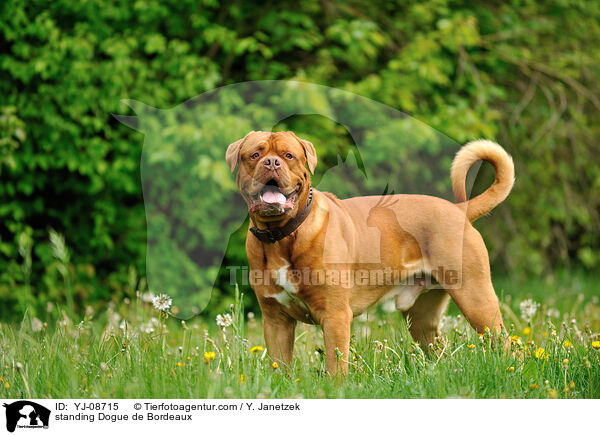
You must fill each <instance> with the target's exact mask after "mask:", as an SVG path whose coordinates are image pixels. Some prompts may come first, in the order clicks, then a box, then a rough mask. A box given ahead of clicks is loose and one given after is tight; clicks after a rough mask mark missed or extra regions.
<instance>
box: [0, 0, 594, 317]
mask: <svg viewBox="0 0 600 435" xmlns="http://www.w3.org/2000/svg"><path fill="white" fill-rule="evenodd" d="M290 6H293V8H292V7H290V8H284V7H282V5H281V4H278V5H277V7H275V6H274V5H273V6H272V7H269V6H265V5H264V4H263V3H260V2H255V1H246V2H218V1H217V0H213V1H202V2H198V1H196V0H177V1H173V0H169V1H157V0H148V1H137V2H122V1H114V0H113V1H110V0H92V1H81V2H70V1H65V0H58V1H54V2H47V1H42V0H8V1H5V2H3V3H2V5H0V22H1V24H2V26H1V28H0V47H1V48H0V77H1V79H0V93H1V95H2V100H1V101H0V135H1V137H0V177H1V181H2V182H1V184H0V299H1V300H2V301H3V303H2V304H1V305H0V316H2V317H7V316H12V315H14V314H15V313H18V312H22V311H23V310H24V309H25V307H28V306H29V307H30V309H33V310H35V309H37V310H39V309H42V308H43V307H44V306H45V304H46V303H47V302H50V301H53V302H60V303H65V304H68V298H67V295H68V294H72V296H73V306H74V307H75V308H76V309H78V308H81V307H82V306H83V304H85V303H88V302H89V301H105V300H108V299H117V298H121V297H125V296H127V295H128V293H127V292H128V291H133V290H130V289H132V288H133V289H136V288H140V289H142V288H143V287H144V284H143V279H142V278H138V275H141V276H143V275H144V270H145V252H146V220H145V215H144V207H143V201H142V190H141V183H140V158H141V149H142V143H143V140H144V138H143V135H142V134H140V133H137V132H135V131H134V130H131V129H129V128H127V127H126V126H124V125H121V124H119V123H118V121H116V120H115V119H114V118H112V117H111V114H112V113H127V110H128V109H127V108H126V107H125V106H124V105H122V104H120V103H119V101H120V100H121V99H134V100H139V101H143V102H144V103H146V104H148V105H151V106H155V107H160V108H168V107H172V106H175V105H177V104H179V103H181V102H183V101H185V100H187V99H188V98H191V97H193V96H195V95H198V94H200V93H202V92H205V91H207V90H210V89H214V88H215V87H218V86H222V85H225V84H230V83H236V82H240V81H245V80H264V79H290V78H296V79H300V80H306V81H312V82H316V83H321V84H326V85H329V86H334V87H338V88H341V89H345V90H349V91H352V92H356V93H358V94H360V95H363V96H366V97H369V98H373V99H375V100H378V101H381V102H383V103H385V104H388V105H390V106H392V107H396V108H398V109H400V110H403V111H406V112H408V113H410V114H411V115H413V116H414V117H416V118H418V119H420V120H422V121H424V122H425V123H427V124H429V125H431V126H432V127H434V128H436V129H438V130H440V131H441V132H443V133H445V134H446V135H448V136H450V137H451V138H452V139H454V140H456V141H458V142H461V143H462V142H465V141H467V140H470V139H474V138H479V137H484V138H488V139H495V140H497V141H499V142H500V143H501V144H502V145H504V146H505V147H506V148H507V149H508V150H509V152H511V153H512V154H513V156H514V158H515V163H516V173H517V183H516V185H515V189H514V191H513V193H512V194H511V196H510V197H509V199H508V201H507V202H506V203H505V204H503V205H501V206H500V207H498V208H497V209H496V211H495V212H494V213H493V214H492V216H490V217H488V218H486V219H482V220H481V222H480V223H478V224H477V226H478V228H479V229H480V230H481V231H482V232H483V234H484V238H485V239H486V242H487V243H488V247H489V248H490V252H491V257H492V261H493V263H494V264H493V267H495V268H498V269H504V270H507V271H511V272H519V271H520V272H523V273H532V272H533V273H542V272H546V271H549V270H552V269H553V268H554V267H556V266H565V265H583V266H585V267H588V268H593V267H596V266H597V265H598V264H599V262H600V255H599V254H598V252H599V248H600V246H599V245H600V242H599V240H600V237H599V235H600V214H599V212H598V210H600V165H599V164H598V163H599V158H600V157H598V156H599V155H600V153H599V151H600V149H599V148H600V145H599V144H598V141H597V140H596V138H597V137H598V136H599V133H600V132H599V129H600V126H599V125H598V123H597V119H598V110H599V109H600V100H599V98H598V97H597V95H600V92H599V89H598V88H599V83H600V81H599V80H598V78H599V76H600V74H599V73H600V71H599V67H598V62H597V59H598V58H599V57H600V45H599V44H598V43H597V42H598V40H599V37H600V24H599V23H600V20H599V18H600V6H599V5H598V4H597V3H595V2H580V1H574V0H573V1H568V0H563V1H555V2H534V1H525V0H522V1H521V0H513V1H509V2H502V3H498V4H492V5H490V4H489V3H488V2H486V3H484V2H466V1H450V0H441V1H439V0H427V1H408V2H402V3H401V4H392V3H390V2H384V1H375V2H373V1H371V2H366V1H364V0H361V1H352V2H341V1H333V2H327V3H325V4H324V3H322V2H318V1H308V2H301V3H300V2H296V3H294V4H293V5H290ZM309 121H310V122H312V123H314V124H312V125H314V129H315V130H316V131H317V133H315V137H316V138H319V137H329V138H330V137H331V136H332V133H333V136H335V134H342V135H343V134H344V133H343V132H341V133H340V130H339V129H337V127H336V126H333V125H329V124H327V122H323V121H319V120H314V119H311V120H308V118H301V119H295V120H294V119H292V120H289V122H286V125H285V127H286V128H290V129H294V128H300V129H301V130H302V131H312V128H311V125H307V123H309ZM320 135H323V136H320ZM345 140H347V139H343V138H340V139H336V140H335V141H338V142H344V141H345ZM335 141H334V142H335ZM324 145H325V144H322V145H320V146H322V147H324ZM424 146H425V145H424ZM424 149H425V148H424ZM325 152H326V153H327V151H325ZM332 154H333V153H332ZM217 158H219V156H218V153H217V154H215V159H217ZM448 172H449V170H448ZM490 180H491V171H488V173H487V177H481V178H480V180H479V181H478V183H477V187H478V189H479V190H481V189H483V188H485V187H486V183H489V182H490ZM443 181H444V182H447V183H449V180H448V179H446V180H443ZM50 229H52V230H54V231H57V232H58V233H60V234H64V237H65V239H66V245H67V246H68V248H69V249H70V262H69V267H67V271H66V273H62V272H61V267H60V264H63V263H61V260H60V259H58V258H57V257H56V255H55V254H56V252H55V251H56V250H54V251H53V249H52V246H54V245H51V244H50V243H49V238H48V237H49V236H48V234H49V230H50ZM240 238H243V237H242V236H240ZM238 239H239V238H238ZM228 252H229V254H228V255H229V257H228V258H229V259H230V260H229V261H232V260H231V259H232V258H243V247H242V246H241V244H240V243H237V244H232V245H231V246H230V249H229V251H228ZM63 272H64V271H63ZM66 278H68V279H66ZM217 301H218V300H217ZM225 301H226V300H225V299H221V302H220V304H221V305H222V304H225V303H226V302H225ZM217 305H218V304H217Z"/></svg>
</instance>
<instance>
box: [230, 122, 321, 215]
mask: <svg viewBox="0 0 600 435" xmlns="http://www.w3.org/2000/svg"><path fill="white" fill-rule="evenodd" d="M227 162H228V163H229V165H230V167H231V170H232V171H233V170H234V169H235V167H236V165H237V164H238V163H239V170H238V175H237V182H238V186H239V188H240V191H241V193H242V196H243V197H244V199H245V200H246V203H247V204H248V210H249V212H250V213H252V214H254V215H255V216H257V217H260V218H262V219H263V220H277V219H278V218H282V217H285V216H286V215H293V214H295V212H297V210H298V208H299V206H300V205H301V204H303V203H304V200H305V199H306V197H307V195H308V189H309V187H310V173H311V172H312V171H313V170H314V165H315V164H316V155H315V151H314V147H313V146H312V144H311V143H310V142H308V141H305V140H302V139H299V138H298V137H296V135H295V134H294V133H292V132H278V133H270V132H262V131H256V132H251V133H248V134H247V135H246V137H244V138H243V139H240V140H239V141H237V142H234V143H233V144H231V145H230V146H229V149H228V150H227ZM307 164H308V167H309V168H307Z"/></svg>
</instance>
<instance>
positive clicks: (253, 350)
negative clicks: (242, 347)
mask: <svg viewBox="0 0 600 435" xmlns="http://www.w3.org/2000/svg"><path fill="white" fill-rule="evenodd" d="M263 350H265V349H264V347H262V346H254V347H253V348H252V349H250V353H258V352H262V351H263Z"/></svg>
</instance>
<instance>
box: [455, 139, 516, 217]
mask: <svg viewBox="0 0 600 435" xmlns="http://www.w3.org/2000/svg"><path fill="white" fill-rule="evenodd" d="M478 160H485V161H486V162H489V163H491V164H492V165H493V166H494V169H495V170H496V179H495V180H494V184H492V185H491V186H490V187H489V188H488V189H487V190H486V191H485V192H483V193H482V194H481V195H478V196H476V197H475V198H471V199H470V200H468V201H467V192H466V189H465V183H466V179H467V172H468V170H469V168H470V167H471V165H472V164H473V163H475V162H477V161H478ZM450 180H451V181H452V190H453V191H454V197H455V198H456V202H457V203H458V204H460V203H464V202H465V201H466V202H467V207H466V213H467V218H468V219H469V221H471V222H473V221H474V220H476V219H478V218H479V217H481V216H483V215H484V214H486V213H488V212H490V211H491V210H492V209H493V208H494V207H496V206H497V205H498V204H500V203H501V202H502V201H504V200H505V199H506V197H507V196H508V194H509V193H510V190H511V189H512V187H513V184H514V183H515V167H514V165H513V161H512V157H511V156H510V155H508V153H507V152H506V151H504V148H502V147H501V146H500V145H498V144H497V143H494V142H491V141H489V140H476V141H473V142H469V143H468V144H466V145H465V146H463V147H462V148H461V149H460V150H459V151H458V153H456V157H454V160H453V161H452V169H451V171H450Z"/></svg>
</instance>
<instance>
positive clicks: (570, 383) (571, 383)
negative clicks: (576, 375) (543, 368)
mask: <svg viewBox="0 0 600 435" xmlns="http://www.w3.org/2000/svg"><path fill="white" fill-rule="evenodd" d="M569 388H570V389H571V390H572V389H573V388H575V382H573V381H571V382H569Z"/></svg>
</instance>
